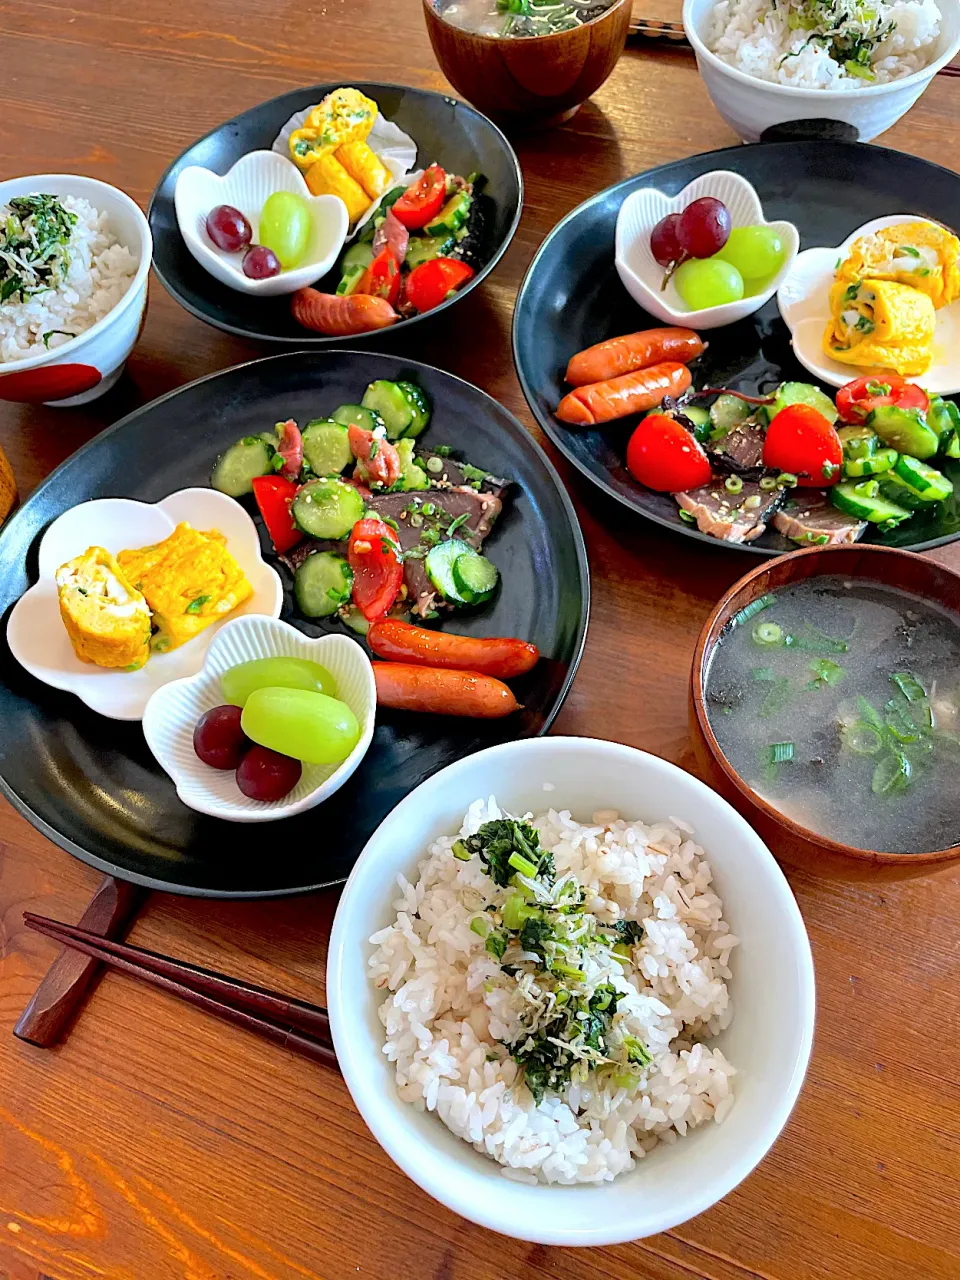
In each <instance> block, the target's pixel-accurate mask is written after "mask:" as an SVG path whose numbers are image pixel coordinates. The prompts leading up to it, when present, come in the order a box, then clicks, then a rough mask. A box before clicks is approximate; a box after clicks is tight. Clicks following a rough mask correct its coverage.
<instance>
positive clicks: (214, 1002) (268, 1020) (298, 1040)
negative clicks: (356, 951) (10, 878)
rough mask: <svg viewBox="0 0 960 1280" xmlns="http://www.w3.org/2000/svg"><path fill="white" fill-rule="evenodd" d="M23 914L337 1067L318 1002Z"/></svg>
mask: <svg viewBox="0 0 960 1280" xmlns="http://www.w3.org/2000/svg"><path fill="white" fill-rule="evenodd" d="M23 919H24V923H25V924H26V925H27V927H28V928H30V929H35V930H36V931H37V933H42V934H43V935H44V936H45V937H48V938H51V939H53V941H54V942H59V943H60V944H61V945H62V946H67V947H71V948H73V949H74V950H75V951H79V952H82V953H83V954H84V955H87V956H90V957H91V959H94V960H99V961H100V962H101V963H102V964H105V965H107V966H109V967H110V968H112V969H117V970H119V971H120V972H121V973H127V974H129V975H130V976H131V977H134V978H139V979H140V981H141V982H146V983H149V984H150V985H151V986H153V987H157V988H159V989H160V990H161V991H166V992H167V993H168V995H173V996H176V997H177V998H178V999H180V1000H184V1001H186V1002H187V1003H188V1004H192V1005H193V1006H194V1007H195V1008H197V1009H203V1010H204V1012H206V1013H211V1014H213V1015H214V1016H215V1017H218V1018H221V1019H222V1020H223V1021H225V1022H230V1023H232V1024H233V1025H234V1026H237V1027H243V1028H244V1030H246V1031H252V1032H253V1034H254V1035H258V1036H260V1037H261V1038H262V1039H265V1040H270V1041H272V1042H273V1043H274V1044H278V1045H281V1046H282V1047H283V1048H286V1049H293V1050H294V1051H295V1052H296V1053H299V1054H302V1055H303V1056H304V1057H307V1058H311V1059H313V1061H314V1062H321V1063H323V1065H324V1066H328V1067H334V1068H335V1067H336V1066H337V1055H336V1052H335V1050H334V1048H333V1040H332V1039H331V1036H330V1022H329V1019H328V1018H327V1011H326V1009H323V1008H321V1007H320V1006H319V1005H312V1004H307V1003H306V1002H305V1001H303V1000H296V999H294V998H292V997H290V996H285V995H282V994H280V993H279V992H276V991H269V990H267V989H266V988H264V987H256V986H253V985H252V984H250V983H247V982H241V981H240V980H239V979H237V978H230V977H228V976H227V975H226V974H222V973H215V972H214V971H213V970H211V969H202V968H200V967H199V966H197V965H192V964H187V962H186V961H184V960H174V959H172V958H171V957H169V956H163V955H159V954H158V953H157V952H155V951H146V950H144V949H143V948H142V947H134V946H131V945H130V944H129V943H124V942H113V941H111V940H110V939H109V938H103V937H101V936H100V935H98V934H96V933H90V932H89V931H88V930H86V929H81V928H80V927H79V926H78V925H72V924H65V923H63V921H60V920H51V919H49V918H48V917H47V916H38V915H35V914H34V913H33V912H32V911H25V912H24V915H23Z"/></svg>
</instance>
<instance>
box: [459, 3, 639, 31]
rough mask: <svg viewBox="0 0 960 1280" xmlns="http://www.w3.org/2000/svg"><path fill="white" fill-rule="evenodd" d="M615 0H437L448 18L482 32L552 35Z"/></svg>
mask: <svg viewBox="0 0 960 1280" xmlns="http://www.w3.org/2000/svg"><path fill="white" fill-rule="evenodd" d="M613 3H614V0H606V3H604V2H603V0H543V2H542V3H541V2H539V0H435V4H436V10H437V13H438V14H439V15H440V17H441V18H443V20H444V21H445V22H449V23H450V24H451V25H452V26H454V27H460V29H461V30H462V31H470V32H472V33H473V34H474V35H479V36H506V37H508V38H509V37H511V36H549V35H553V34H554V33H555V32H558V31H571V30H572V29H573V28H574V27H580V26H583V24H584V23H585V22H591V21H592V20H593V19H594V18H599V17H600V15H601V13H605V12H606V11H607V9H609V8H610V7H611V5H612V4H613Z"/></svg>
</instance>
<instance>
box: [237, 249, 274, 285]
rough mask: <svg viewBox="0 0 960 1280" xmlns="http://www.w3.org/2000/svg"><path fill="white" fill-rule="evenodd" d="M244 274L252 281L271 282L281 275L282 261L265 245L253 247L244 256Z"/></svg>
mask: <svg viewBox="0 0 960 1280" xmlns="http://www.w3.org/2000/svg"><path fill="white" fill-rule="evenodd" d="M243 274H244V275H245V276H249V277H250V279H251V280H269V279H270V277H271V276H278V275H279V274H280V259H279V258H278V257H277V255H276V254H275V253H274V252H273V250H272V249H268V248H267V246H266V245H264V244H255V245H251V246H250V248H249V249H248V250H247V252H246V253H245V254H244V255H243Z"/></svg>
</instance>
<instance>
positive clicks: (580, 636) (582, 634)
mask: <svg viewBox="0 0 960 1280" xmlns="http://www.w3.org/2000/svg"><path fill="white" fill-rule="evenodd" d="M317 354H320V353H317V352H315V351H311V350H303V351H282V352H278V353H277V354H276V355H271V356H260V357H258V358H257V359H255V360H243V361H241V362H240V364H236V365H231V366H230V367H229V368H227V369H217V370H215V371H214V372H213V373H207V374H204V375H203V377H202V378H194V379H193V381H192V382H185V383H183V385H182V386H179V387H174V388H173V390H172V391H168V392H166V394H164V395H162V396H157V397H156V398H155V399H154V400H150V401H148V402H147V404H144V405H141V406H140V407H139V408H138V409H134V410H133V411H132V412H130V413H128V414H127V415H126V416H125V417H123V418H121V419H120V420H119V422H114V423H113V424H112V425H111V426H109V427H107V428H106V430H104V431H101V432H100V434H99V435H96V436H94V437H93V439H92V440H88V441H87V443H86V444H85V445H83V446H81V448H79V449H77V450H76V452H75V453H72V454H70V456H69V457H67V458H64V460H63V462H61V463H60V465H59V466H58V467H56V468H55V469H54V470H53V471H51V472H50V474H49V475H48V476H47V477H46V478H45V479H44V480H43V481H41V483H40V484H38V485H37V487H36V488H35V489H34V490H33V491H32V492H31V493H30V495H29V497H28V498H27V502H30V501H31V500H32V499H33V498H34V497H35V496H36V495H38V494H42V493H43V492H44V491H45V490H46V488H47V487H48V486H49V485H51V484H52V483H53V482H54V480H55V479H56V478H57V476H58V475H59V473H60V472H61V471H62V470H63V469H64V468H65V467H66V466H67V464H68V463H72V462H73V461H74V459H75V458H77V457H79V456H80V455H81V454H83V453H85V452H86V451H87V450H88V449H90V448H91V447H92V446H93V445H94V444H97V443H99V442H100V441H101V440H102V439H103V438H104V437H105V436H109V435H111V434H112V433H113V432H115V431H116V430H117V429H118V428H120V427H123V426H126V425H127V423H129V422H132V421H134V420H135V419H136V418H138V417H139V416H140V415H141V414H142V413H145V412H146V410H147V409H150V408H152V407H153V406H154V405H156V404H160V403H162V402H163V401H165V400H169V399H171V397H173V396H176V395H178V394H179V393H180V392H181V391H185V390H187V388H189V387H195V386H197V385H198V384H199V383H201V382H210V381H211V380H212V379H214V378H219V377H222V376H223V375H224V374H228V373H233V372H235V371H236V370H238V369H245V368H248V367H249V366H250V365H257V364H266V363H267V362H268V361H271V360H286V359H288V358H290V357H292V356H298V355H306V356H313V355H317ZM322 354H324V355H326V354H330V355H359V356H368V355H376V354H377V353H376V352H368V351H355V350H352V349H350V350H348V349H346V348H343V347H337V348H335V349H334V350H332V351H330V352H329V353H327V352H323V353H322ZM404 363H405V364H409V365H412V366H414V367H417V368H421V369H428V370H430V372H431V373H441V374H443V375H444V376H445V377H448V378H453V379H455V381H457V382H460V383H463V384H464V386H468V387H471V388H472V389H473V390H475V391H479V392H480V394H481V395H483V396H485V397H486V398H487V399H488V400H491V401H492V402H493V403H494V404H496V405H499V407H500V408H501V409H502V410H503V412H504V413H506V414H507V416H508V418H509V419H510V421H511V425H512V426H513V427H515V429H516V430H517V431H518V432H522V434H523V435H524V436H525V437H526V439H527V440H528V441H529V442H530V444H531V445H532V447H533V449H534V450H535V451H536V453H537V454H539V456H540V461H541V462H542V463H543V465H544V467H545V468H546V471H547V474H548V475H549V477H550V479H551V480H552V481H553V483H554V485H555V486H556V489H557V493H558V494H559V497H560V502H561V505H562V506H563V508H564V511H565V512H566V515H567V519H568V521H569V524H570V529H571V531H572V533H573V540H574V545H575V548H576V553H577V568H578V570H579V572H580V578H581V583H582V589H581V603H580V622H579V625H578V628H577V639H576V646H575V649H574V652H573V655H572V657H571V659H570V666H569V669H568V671H567V674H566V676H565V677H564V681H563V684H562V686H561V688H560V691H559V693H558V694H557V697H556V700H555V703H554V706H553V709H552V710H551V711H550V713H549V714H548V715H547V716H546V718H545V719H544V722H543V724H542V725H541V726H540V728H539V729H538V731H537V733H536V737H538V738H540V737H543V735H544V734H546V733H547V732H548V731H549V730H550V727H551V725H552V724H553V722H554V720H555V719H556V718H557V715H558V713H559V712H560V709H561V707H562V706H563V704H564V702H566V700H567V695H568V694H569V692H570V687H571V685H572V684H573V682H574V680H575V679H576V675H577V672H578V670H579V669H580V660H581V659H582V657H583V651H584V648H585V647H586V642H587V629H588V627H589V623H590V604H591V587H590V561H589V559H588V557H587V547H586V543H585V542H584V538H583V529H582V528H581V527H580V520H579V517H578V516H577V512H576V509H575V507H574V505H573V502H572V500H571V498H570V495H569V493H568V492H567V487H566V485H565V484H564V483H563V481H562V480H561V478H560V475H559V473H558V471H557V469H556V467H555V466H554V465H553V463H552V462H551V461H550V459H549V457H548V456H547V454H546V452H545V451H544V449H543V448H542V447H541V446H540V445H539V444H538V443H537V441H536V440H535V439H534V437H533V436H532V435H531V434H530V432H529V431H528V430H527V429H526V427H524V425H523V423H522V422H521V421H520V419H519V418H518V417H517V416H516V415H515V414H513V413H511V412H510V410H509V409H507V408H506V406H505V405H501V404H500V402H499V401H498V400H494V398H493V396H491V395H490V394H489V393H488V392H486V391H484V390H483V388H482V387H476V386H474V384H473V383H471V382H467V380H466V379H465V378H461V377H459V376H458V375H457V374H455V373H448V372H447V370H446V369H438V368H437V366H436V365H428V364H424V362H423V361H422V360H406V359H404ZM27 502H25V503H24V504H23V505H22V506H21V507H19V508H18V509H17V511H16V513H15V514H14V515H13V516H11V517H10V519H9V520H7V521H6V522H5V523H4V525H3V527H2V528H0V538H2V537H3V536H4V534H5V533H6V531H7V529H9V528H10V527H11V525H12V524H13V522H14V521H15V520H17V519H18V518H19V517H20V516H21V515H22V514H23V511H24V508H25V507H26V505H27ZM90 714H91V715H96V714H97V713H96V712H95V711H90ZM0 795H3V796H4V797H5V798H6V799H7V800H8V801H9V802H10V804H11V805H12V806H13V808H14V809H15V810H16V811H17V813H19V814H20V816H21V817H22V818H25V819H26V820H27V822H29V823H30V825H31V826H32V827H34V829H35V830H37V831H39V832H40V834H41V835H44V836H46V837H47V839H48V840H50V841H51V843H52V844H55V845H56V846H57V847H58V848H60V849H63V851H64V852H65V853H69V854H71V855H72V856H73V857H75V858H76V859H77V860H78V861H80V862H83V863H86V865H87V866H89V867H95V868H96V869H97V870H98V871H102V872H103V873H104V875H108V876H114V877H115V878H116V879H118V880H126V881H128V882H129V883H130V884H136V885H140V886H141V887H142V888H144V889H153V890H155V891H156V892H158V893H171V894H176V895H177V896H179V897H185V898H216V899H220V900H223V901H233V900H247V899H249V900H255V899H258V898H292V897H296V896H298V895H300V894H307V893H318V892H320V891H321V890H323V889H332V888H336V887H337V886H338V885H341V884H345V883H346V879H347V878H346V876H343V877H342V878H335V879H332V880H320V881H318V882H317V883H316V884H310V885H299V886H297V887H296V888H294V889H267V890H250V891H245V890H232V891H219V892H216V893H211V891H210V890H209V889H201V888H196V887H193V886H190V885H177V886H176V887H171V886H170V885H169V884H168V883H166V882H164V881H162V880H156V879H154V877H153V876H144V875H140V874H139V873H138V872H136V871H126V870H124V872H123V874H122V875H120V874H118V870H117V867H116V866H115V865H114V864H113V863H112V862H107V861H106V860H105V859H103V858H99V857H97V855H96V854H92V853H90V852H88V851H87V850H86V849H84V848H83V847H82V846H81V845H78V844H76V843H75V842H74V841H73V840H69V839H68V838H67V837H66V836H62V835H61V834H60V833H59V832H58V831H56V830H55V829H54V828H53V827H51V826H50V825H49V823H47V822H46V821H45V820H44V819H43V818H41V817H40V816H39V815H38V814H37V813H35V811H34V810H33V809H31V807H30V806H29V805H28V804H26V803H25V802H24V801H23V800H21V798H20V797H19V796H18V795H17V793H16V792H15V791H13V790H12V788H10V787H9V786H8V785H7V782H6V779H5V778H4V777H3V776H2V775H0ZM361 856H362V853H361Z"/></svg>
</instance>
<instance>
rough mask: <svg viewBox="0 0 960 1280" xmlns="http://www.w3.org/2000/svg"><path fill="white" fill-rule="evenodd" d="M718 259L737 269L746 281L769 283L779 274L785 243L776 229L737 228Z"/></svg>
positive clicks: (717, 255) (718, 254) (759, 227)
mask: <svg viewBox="0 0 960 1280" xmlns="http://www.w3.org/2000/svg"><path fill="white" fill-rule="evenodd" d="M715 256H716V257H717V258H719V259H720V260H721V261H722V262H729V263H730V265H731V267H736V269H737V270H738V271H739V272H740V274H741V275H742V276H743V278H744V280H748V281H749V282H750V283H751V284H753V283H754V281H758V280H764V279H769V277H770V276H773V275H776V273H777V272H778V271H779V270H780V267H781V265H782V263H783V257H784V248H783V240H782V238H781V236H780V233H779V232H778V231H776V230H775V229H774V228H773V227H764V226H755V227H734V228H733V230H732V231H731V232H730V238H729V240H728V241H727V243H726V244H725V245H724V246H723V248H722V249H721V250H720V252H719V253H717V254H716V255H715Z"/></svg>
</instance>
